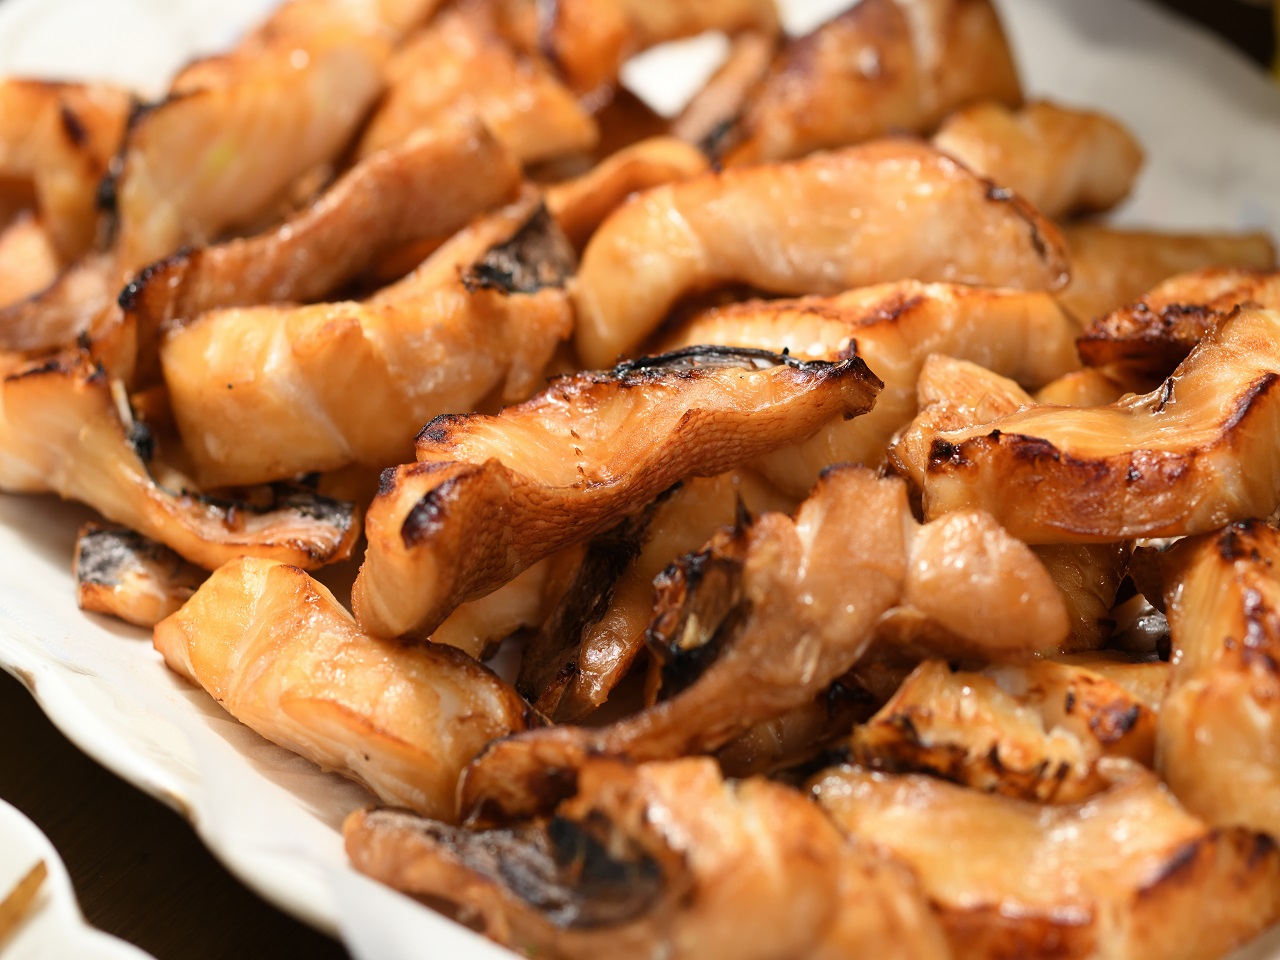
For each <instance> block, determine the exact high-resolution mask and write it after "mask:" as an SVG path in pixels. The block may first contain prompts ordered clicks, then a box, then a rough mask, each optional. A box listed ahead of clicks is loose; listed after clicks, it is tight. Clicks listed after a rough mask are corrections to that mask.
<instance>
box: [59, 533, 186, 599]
mask: <svg viewBox="0 0 1280 960" xmlns="http://www.w3.org/2000/svg"><path fill="white" fill-rule="evenodd" d="M148 561H150V562H151V563H154V564H158V565H160V566H162V567H167V568H170V569H173V570H178V569H180V568H181V567H182V566H183V565H184V561H183V560H182V558H181V557H180V556H178V554H176V553H174V552H173V551H172V550H170V549H169V548H168V547H166V546H164V545H163V544H159V543H156V542H155V541H154V540H151V539H149V538H147V537H144V536H143V535H142V534H140V533H138V532H136V531H134V530H130V529H129V528H128V527H104V526H100V525H98V524H94V523H91V524H87V525H86V526H85V528H84V529H83V530H82V531H81V533H80V539H79V541H78V542H77V543H76V578H77V580H78V581H79V582H80V583H84V584H94V585H97V586H103V587H114V586H118V585H119V584H120V583H121V581H122V580H123V577H124V575H125V573H126V572H128V571H130V570H138V569H142V568H143V565H144V564H145V563H147V562H148Z"/></svg>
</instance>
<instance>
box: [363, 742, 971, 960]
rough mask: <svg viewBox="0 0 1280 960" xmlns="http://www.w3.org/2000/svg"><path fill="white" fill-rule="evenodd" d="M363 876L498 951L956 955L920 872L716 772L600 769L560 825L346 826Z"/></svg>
mask: <svg viewBox="0 0 1280 960" xmlns="http://www.w3.org/2000/svg"><path fill="white" fill-rule="evenodd" d="M344 833H345V835H346V845H347V852H348V854H349V856H350V857H351V859H352V862H353V863H354V864H355V866H356V868H357V869H358V870H361V871H363V872H365V873H367V874H369V875H371V876H373V877H375V878H376V879H379V880H381V881H383V882H384V883H387V884H389V885H391V886H393V887H396V888H397V889H400V890H403V891H405V892H407V893H411V894H414V895H417V896H426V897H432V898H438V899H443V900H444V901H446V902H447V903H450V904H452V905H454V906H456V907H457V908H459V909H460V910H461V912H463V913H466V914H468V915H472V916H475V917H476V918H477V919H478V920H479V922H480V925H481V928H482V929H483V931H484V932H485V933H487V934H488V935H489V936H490V937H492V938H493V939H495V940H497V941H498V942H500V943H504V944H507V945H509V946H511V947H513V948H514V949H517V950H520V951H522V952H524V953H528V954H530V955H534V954H536V955H537V956H540V957H551V958H557V960H572V958H587V957H599V956H609V957H618V958H636V960H640V958H651V957H653V956H655V955H660V956H664V957H670V958H672V960H683V958H694V957H696V958H699V960H702V958H706V960H715V958H722V957H724V958H728V957H733V958H737V960H749V958H750V960H754V958H760V960H767V958H778V957H813V958H815V960H835V958H838V957H849V956H875V957H885V958H890V960H908V958H912V960H933V958H942V957H945V956H947V950H946V946H945V944H944V942H943V939H942V936H941V934H940V932H939V929H938V926H937V924H936V922H935V921H934V920H933V919H932V917H931V916H930V914H929V909H928V906H927V905H926V903H925V901H924V900H923V898H921V897H920V895H919V893H918V891H917V890H916V887H915V884H914V882H913V881H912V880H911V877H910V874H909V872H907V871H905V870H903V869H902V868H901V867H899V866H898V865H897V864H894V863H892V862H890V861H887V860H884V859H881V858H877V857H875V856H873V855H871V854H870V853H869V852H868V850H867V849H866V848H864V847H862V846H860V845H856V844H852V843H849V842H848V841H845V840H844V839H843V838H842V837H841V836H840V835H839V833H838V831H837V830H836V829H835V828H834V827H833V826H832V825H831V823H830V822H829V821H827V820H826V818H825V817H823V816H822V814H821V812H819V811H818V810H817V809H816V808H814V807H813V805H812V804H809V803H808V802H807V801H806V800H805V799H804V798H803V797H802V796H801V795H800V794H798V793H796V792H795V791H793V790H791V789H789V788H787V787H783V786H781V785H779V784H775V783H770V782H768V781H766V780H763V779H753V780H749V781H745V782H743V783H737V784H734V783H727V782H725V781H724V780H722V779H721V776H720V773H719V771H718V770H717V769H716V766H715V763H714V762H713V761H709V760H682V761H677V762H674V763H661V764H646V765H644V766H640V767H631V766H627V765H624V764H619V763H611V762H608V761H599V762H595V763H592V764H590V765H589V766H588V767H587V768H586V769H584V771H583V775H582V778H581V782H580V790H579V792H578V795H577V796H576V797H574V798H573V799H572V800H569V801H567V802H566V803H564V804H563V805H561V807H560V809H559V810H558V811H557V812H556V814H555V816H554V817H553V818H551V819H548V820H538V821H534V822H531V823H528V824H522V825H519V826H514V827H506V828H498V829H493V830H481V831H468V830H461V829H458V828H456V827H450V826H449V825H447V824H442V823H436V822H433V821H430V820H423V819H421V818H416V817H412V816H409V815H407V814H404V813H401V812H397V811H390V810H373V811H362V812H358V813H355V814H352V816H351V817H350V818H349V819H348V820H347V823H346V825H345V827H344Z"/></svg>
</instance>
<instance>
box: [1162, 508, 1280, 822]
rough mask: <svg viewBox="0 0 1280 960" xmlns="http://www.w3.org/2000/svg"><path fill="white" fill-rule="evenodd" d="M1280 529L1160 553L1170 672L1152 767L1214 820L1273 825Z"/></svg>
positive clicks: (1279, 725) (1234, 528) (1209, 537)
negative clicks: (1155, 761)
mask: <svg viewBox="0 0 1280 960" xmlns="http://www.w3.org/2000/svg"><path fill="white" fill-rule="evenodd" d="M1278 562H1280V533H1277V532H1276V530H1275V528H1274V527H1270V526H1267V525H1266V524H1264V523H1261V522H1258V521H1252V522H1249V523H1240V524H1232V525H1231V526H1229V527H1227V528H1226V529H1224V530H1221V531H1218V532H1216V533H1212V534H1206V535H1205V536H1202V537H1196V538H1194V539H1189V540H1184V541H1181V542H1180V543H1178V544H1176V545H1175V546H1174V547H1173V548H1172V549H1171V550H1170V551H1169V553H1168V554H1167V555H1166V556H1165V557H1164V558H1162V563H1161V566H1162V567H1163V568H1164V570H1165V591H1164V592H1165V600H1166V604H1167V615H1168V618H1169V629H1170V634H1171V636H1172V640H1173V663H1174V667H1173V676H1172V680H1171V683H1170V689H1169V696H1168V697H1167V698H1166V700H1165V702H1164V706H1163V707H1162V709H1161V714H1160V728H1159V740H1158V745H1159V764H1160V772H1161V773H1162V774H1163V775H1164V778H1165V780H1166V781H1167V782H1168V784H1169V787H1170V789H1172V790H1173V792H1174V793H1176V794H1177V795H1178V799H1179V800H1181V801H1182V802H1183V803H1184V804H1186V806H1187V808H1188V809H1189V810H1191V811H1193V812H1194V813H1196V814H1197V815H1199V816H1201V817H1203V818H1204V819H1205V820H1207V821H1208V822H1209V823H1211V824H1214V825H1216V826H1228V825H1234V824H1240V825H1243V826H1246V827H1249V828H1251V829H1254V830H1263V831H1266V832H1268V833H1271V834H1273V835H1274V834H1275V833H1276V832H1278V831H1280V770H1278V769H1277V764H1276V752H1277V749H1278V747H1280V681H1278V680H1277V666H1276V664H1277V659H1278V658H1280V577H1278V575H1277V573H1276V564H1277V563H1278Z"/></svg>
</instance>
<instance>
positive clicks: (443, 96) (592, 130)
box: [356, 7, 599, 164]
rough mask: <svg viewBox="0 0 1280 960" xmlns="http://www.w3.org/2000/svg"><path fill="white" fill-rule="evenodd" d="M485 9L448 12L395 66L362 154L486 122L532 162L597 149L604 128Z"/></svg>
mask: <svg viewBox="0 0 1280 960" xmlns="http://www.w3.org/2000/svg"><path fill="white" fill-rule="evenodd" d="M491 21H492V16H491V14H490V13H489V11H488V10H486V9H485V8H480V7H477V8H467V9H455V10H446V11H444V12H443V13H441V14H440V16H438V17H436V18H435V19H433V20H432V21H431V24H430V25H429V26H428V27H426V28H425V29H424V30H422V31H421V32H420V33H418V34H416V35H415V36H413V37H411V38H410V39H409V40H408V41H407V42H406V43H405V44H404V46H402V47H401V48H400V49H399V50H397V51H396V53H395V55H394V56H393V57H392V58H391V61H390V63H388V64H387V91H386V93H385V94H384V95H383V98H382V100H381V102H380V103H379V104H378V108H377V109H376V110H375V111H374V113H373V116H372V117H371V118H370V120H369V123H368V125H367V126H366V127H365V129H364V133H363V134H362V136H361V138H360V144H359V146H358V147H357V150H356V153H357V156H362V157H363V156H368V155H369V154H371V153H374V152H375V151H378V150H382V149H385V148H387V147H391V146H395V145H396V144H397V143H400V142H402V141H404V140H406V139H408V138H409V136H411V135H412V134H413V133H414V132H415V131H419V130H422V129H436V130H440V129H447V128H449V127H452V126H457V125H462V126H471V125H472V124H474V123H475V121H477V120H479V121H481V122H483V123H484V125H485V126H486V127H487V128H488V129H490V130H492V131H493V134H494V136H496V137H497V139H498V140H499V141H500V142H501V143H502V144H503V145H504V146H505V147H506V148H507V149H508V150H510V151H511V152H512V154H514V155H515V157H516V158H517V159H518V160H519V161H520V162H521V163H525V164H529V163H536V162H538V161H540V160H548V159H551V158H553V157H558V156H562V155H564V154H569V153H576V152H579V151H584V150H590V149H591V148H592V147H594V146H595V144H596V140H597V139H598V137H599V130H598V129H597V128H596V124H595V121H594V120H592V118H591V117H590V116H589V115H588V114H587V112H586V111H585V110H584V109H583V108H582V107H581V106H579V104H578V101H577V99H576V98H575V97H574V95H573V93H572V91H570V90H569V89H568V88H567V87H565V86H564V84H562V83H561V82H560V81H559V80H558V79H557V78H556V76H555V74H554V72H553V71H552V69H551V67H550V66H549V65H548V64H547V63H546V62H545V61H544V60H542V59H541V58H540V57H532V56H522V55H519V54H517V53H516V51H515V50H513V49H512V48H511V46H510V45H509V44H508V43H507V42H506V41H505V40H504V39H503V38H502V36H501V35H500V34H499V33H498V32H497V26H496V25H495V24H493V23H492V22H491Z"/></svg>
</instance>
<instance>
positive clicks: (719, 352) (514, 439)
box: [353, 347, 881, 636]
mask: <svg viewBox="0 0 1280 960" xmlns="http://www.w3.org/2000/svg"><path fill="white" fill-rule="evenodd" d="M880 386H881V384H880V381H879V380H877V379H876V378H875V377H874V376H873V375H872V374H870V373H869V372H868V371H867V367H866V364H865V363H863V362H862V360H860V359H858V358H852V359H849V360H843V361H840V362H839V363H825V362H820V361H815V362H813V363H802V362H800V361H797V360H793V359H790V358H787V357H783V356H779V355H777V354H773V353H769V352H767V351H764V350H732V349H727V348H723V347H698V348H693V349H690V350H684V351H679V352H676V353H670V354H665V355H663V356H659V357H652V358H644V359H642V360H638V361H633V362H631V363H626V364H622V365H621V366H619V367H617V368H615V369H614V370H612V371H610V372H605V373H592V372H584V373H578V374H575V375H573V376H567V377H561V378H559V379H557V380H554V381H552V383H551V384H550V385H549V386H548V387H547V389H546V390H544V391H543V392H542V393H541V394H539V395H538V396H536V397H535V398H533V399H532V400H529V401H528V402H526V403H523V404H520V405H519V406H515V407H509V408H507V409H505V410H504V411H503V412H502V413H501V414H499V415H498V416H496V417H494V416H483V415H479V414H474V415H471V416H446V417H439V418H437V419H436V420H434V421H432V422H431V423H429V424H428V425H427V426H426V427H425V428H424V429H423V431H422V433H421V434H420V435H419V437H418V461H419V462H418V463H414V464H408V465H406V466H401V467H397V468H396V469H395V470H391V471H388V472H386V473H385V474H383V478H382V486H381V490H380V492H379V494H378V496H377V497H376V498H375V499H374V501H373V504H372V505H371V507H370V513H369V518H368V524H367V528H366V532H367V534H368V537H369V548H368V551H367V553H366V554H365V561H364V565H363V566H362V567H361V569H360V576H359V578H358V579H357V581H356V586H355V592H354V594H353V599H354V604H355V611H356V616H357V617H358V618H359V620H360V623H361V624H362V625H363V626H364V627H365V628H366V629H368V630H370V631H371V632H373V633H376V634H378V635H380V636H405V635H410V636H426V635H428V634H430V633H431V631H432V630H434V629H435V628H436V627H437V626H438V625H439V623H440V622H441V621H442V620H443V619H444V618H445V617H446V616H447V615H448V614H449V612H450V611H451V610H452V609H453V608H454V607H456V606H457V605H458V604H459V603H462V602H464V601H467V600H471V599H474V598H476V597H479V596H483V595H484V594H486V593H489V592H490V591H492V590H494V589H496V588H497V587H499V586H501V585H502V584H503V583H505V582H506V581H508V580H510V579H511V578H512V577H514V576H515V575H516V574H518V573H519V572H520V571H522V570H524V569H526V568H527V567H529V566H530V565H532V564H534V563H536V562H537V561H539V560H541V559H542V558H543V557H547V556H550V555H551V554H552V553H554V552H556V551H557V550H559V549H561V548H562V547H565V546H568V545H570V544H572V543H575V542H579V541H582V540H586V539H588V538H590V537H592V536H594V535H596V534H598V533H601V532H603V531H604V530H607V529H608V528H609V527H611V526H613V525H614V524H615V523H617V522H618V521H619V520H621V519H622V518H623V517H624V516H626V515H627V514H629V513H632V512H634V511H635V510H636V509H638V508H639V507H641V506H643V505H644V504H645V503H648V502H649V501H651V500H653V499H654V498H655V497H656V496H657V495H658V494H659V493H661V492H662V491H663V490H665V489H667V488H668V487H670V486H671V485H672V484H673V483H675V482H676V481H678V480H681V479H683V478H685V477H689V476H714V475H715V474H718V473H723V472H725V471H727V470H731V469H733V468H734V467H737V466H739V465H741V464H742V463H743V462H744V461H747V460H750V459H752V458H753V457H757V456H759V455H760V454H762V453H765V452H767V451H768V450H770V449H773V448H775V447H778V446H781V445H783V444H785V443H788V442H793V441H795V440H797V439H801V438H803V437H806V436H808V435H809V434H811V433H813V432H814V431H815V430H817V429H818V427H819V426H820V425H821V424H823V423H824V422H826V421H827V420H829V419H831V418H832V417H836V416H848V417H853V416H857V415H859V414H861V413H865V412H866V411H867V410H868V409H869V408H870V407H871V405H872V403H873V402H874V399H875V395H876V394H877V393H878V392H879V390H880Z"/></svg>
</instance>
